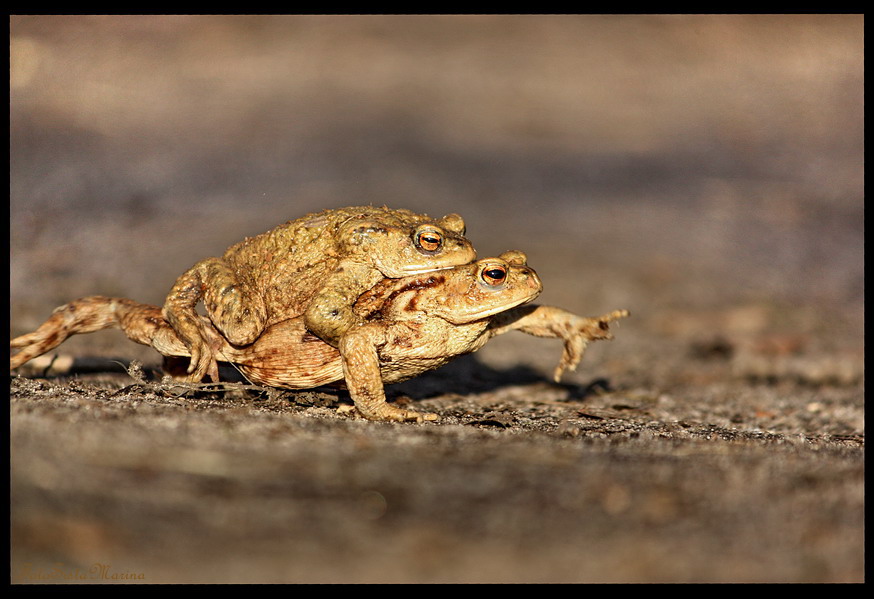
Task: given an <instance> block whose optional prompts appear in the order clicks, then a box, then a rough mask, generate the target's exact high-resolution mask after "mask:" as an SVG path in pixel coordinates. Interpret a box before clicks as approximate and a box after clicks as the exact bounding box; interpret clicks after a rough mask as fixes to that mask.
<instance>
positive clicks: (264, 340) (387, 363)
mask: <svg viewBox="0 0 874 599" xmlns="http://www.w3.org/2000/svg"><path fill="white" fill-rule="evenodd" d="M541 289H542V285H541V282H540V279H539V278H538V276H537V274H536V273H535V272H534V271H533V270H532V269H531V268H529V267H528V266H527V265H526V259H525V255H524V254H522V253H521V252H507V253H505V254H502V255H501V256H500V257H499V258H486V259H483V260H479V261H477V262H475V263H472V264H468V265H464V266H458V267H455V268H453V269H451V270H443V271H440V272H435V273H429V274H424V275H415V276H411V277H405V278H402V279H385V280H382V281H380V282H379V283H378V284H377V285H375V286H374V287H373V288H371V289H370V290H368V291H367V292H365V293H364V294H362V295H361V296H360V297H359V298H358V300H357V301H356V303H355V305H354V310H355V313H356V315H357V316H358V317H359V318H361V319H362V320H363V324H361V325H358V327H357V328H358V329H359V330H358V334H357V335H354V336H348V337H346V338H344V340H343V341H342V342H341V346H340V348H339V349H337V348H335V347H333V346H331V345H329V344H327V343H325V342H324V341H322V340H321V339H319V338H318V337H315V336H313V335H312V334H310V333H309V332H308V331H307V328H306V325H305V324H304V317H302V316H298V317H296V318H291V319H288V320H284V321H282V322H278V323H275V324H273V325H271V326H269V327H267V329H266V330H265V331H264V332H263V333H262V335H261V336H260V337H259V338H258V339H257V340H256V341H255V342H254V343H253V344H251V345H249V346H246V347H237V346H234V345H231V344H228V343H227V341H225V340H223V338H222V337H221V335H220V334H219V333H218V332H217V331H216V330H215V329H214V328H213V327H212V326H211V324H210V323H209V322H208V321H207V319H206V318H205V317H201V318H203V325H204V326H203V329H204V331H206V332H207V335H208V336H209V341H210V342H211V343H212V344H214V346H216V347H218V349H217V355H218V356H219V358H220V359H221V360H223V361H227V362H230V363H232V364H234V365H235V366H236V367H237V368H238V369H239V370H240V372H242V373H243V374H244V375H245V376H246V377H247V378H248V379H249V380H251V381H253V382H257V383H261V384H264V385H269V386H274V387H283V388H290V389H305V388H311V387H317V386H321V385H327V384H332V383H337V382H339V381H345V384H346V387H347V388H348V390H349V393H350V395H351V397H352V399H353V401H354V402H355V407H356V408H357V409H358V411H359V412H360V413H361V414H362V415H364V416H365V417H366V418H369V419H372V420H396V421H402V420H417V421H421V420H423V419H433V416H431V415H422V414H419V413H417V412H415V411H413V410H406V409H402V408H399V407H397V406H394V405H392V404H389V403H387V402H386V400H385V390H384V385H385V384H389V383H395V382H400V381H403V380H406V379H409V378H411V377H414V376H416V375H418V374H421V373H423V372H426V371H428V370H432V369H434V368H437V367H439V366H442V365H443V364H445V363H447V362H448V361H450V360H452V359H453V358H455V357H457V356H460V355H462V354H466V353H470V352H473V351H476V350H477V349H479V348H481V347H482V346H483V345H484V344H485V343H486V342H487V341H488V340H489V339H491V338H492V337H494V336H496V335H500V334H502V333H505V332H507V331H511V330H519V331H522V332H524V333H528V334H530V335H536V336H540V337H556V338H560V339H562V340H563V341H564V352H563V355H562V359H561V361H560V363H559V365H558V367H557V368H556V370H555V374H554V376H555V380H559V378H560V377H561V374H562V373H563V372H564V370H566V369H568V368H570V369H573V368H576V366H577V364H578V363H579V361H580V359H581V358H582V355H583V351H584V350H585V347H586V345H587V344H588V343H589V341H593V340H597V339H610V338H611V337H612V336H611V334H610V331H609V323H610V322H611V321H613V320H616V319H618V318H622V317H624V316H627V315H628V312H626V311H624V310H619V311H615V312H611V313H609V314H605V315H603V316H600V317H597V318H583V317H580V316H576V315H574V314H571V313H569V312H567V311H565V310H562V309H560V308H556V307H552V306H537V305H524V304H527V303H528V302H530V301H532V300H533V299H534V298H535V297H536V296H537V295H538V294H539V293H540V291H541ZM112 327H118V328H121V329H122V330H123V331H124V332H125V334H127V336H128V337H129V338H130V339H132V340H134V341H136V342H138V343H142V344H144V345H150V346H152V347H153V348H155V349H156V350H158V351H159V352H160V353H161V354H163V355H164V356H179V357H185V356H190V352H189V351H188V349H187V347H186V346H185V344H184V343H183V342H182V341H181V340H180V339H179V337H178V335H177V334H176V332H175V331H174V329H173V328H172V327H171V326H170V325H169V324H168V323H167V322H166V320H164V319H163V318H162V316H161V311H160V309H159V308H158V307H157V306H149V305H145V304H139V303H137V302H134V301H132V300H127V299H116V298H104V297H92V298H85V299H82V300H77V301H75V302H72V303H70V304H67V305H66V306H62V307H60V308H58V309H57V310H56V311H55V313H54V314H53V315H52V317H51V318H50V319H49V320H48V321H46V323H44V324H43V325H42V326H41V327H40V328H39V329H38V330H37V331H35V332H34V333H31V334H29V335H24V336H22V337H19V338H18V339H16V340H14V341H13V342H12V347H13V348H21V351H20V352H19V353H18V354H16V355H15V356H14V357H13V360H12V367H13V368H15V367H16V366H19V365H21V364H23V363H24V362H26V361H27V360H29V359H31V358H33V357H35V356H37V355H40V354H42V353H44V352H46V351H48V350H50V349H52V348H53V347H56V346H57V345H58V344H60V343H61V342H62V341H63V340H64V339H66V338H67V337H69V336H70V335H73V334H77V333H86V332H92V331H96V330H100V329H103V328H112ZM350 340H351V341H350ZM342 352H346V353H347V355H351V356H354V358H353V359H346V360H343V359H341V353H342Z"/></svg>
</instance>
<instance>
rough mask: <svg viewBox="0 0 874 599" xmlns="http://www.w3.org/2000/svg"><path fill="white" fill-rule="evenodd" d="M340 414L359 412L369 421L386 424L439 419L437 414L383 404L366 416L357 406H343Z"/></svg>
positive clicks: (339, 410)
mask: <svg viewBox="0 0 874 599" xmlns="http://www.w3.org/2000/svg"><path fill="white" fill-rule="evenodd" d="M337 412H338V413H339V414H348V413H350V412H358V413H359V414H361V415H362V416H364V417H365V418H367V419H368V420H378V421H384V422H419V423H421V422H433V421H435V420H438V419H439V416H437V414H428V413H422V412H416V411H415V410H405V409H403V408H399V407H397V406H393V405H391V404H382V405H381V406H379V407H378V408H377V409H376V410H372V411H371V410H368V411H367V413H366V414H365V413H364V412H362V411H361V409H360V408H359V407H357V406H349V405H343V406H340V407H339V408H337Z"/></svg>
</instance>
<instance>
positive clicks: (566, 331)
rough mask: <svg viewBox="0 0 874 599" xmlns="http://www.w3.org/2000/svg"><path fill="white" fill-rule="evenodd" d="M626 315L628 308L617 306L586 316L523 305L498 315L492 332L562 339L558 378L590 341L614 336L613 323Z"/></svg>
mask: <svg viewBox="0 0 874 599" xmlns="http://www.w3.org/2000/svg"><path fill="white" fill-rule="evenodd" d="M627 316H629V312H628V310H614V311H613V312H609V313H607V314H603V315H601V316H595V317H585V316H577V315H576V314H573V313H571V312H568V311H567V310H563V309H561V308H556V307H555V306H538V305H528V306H520V307H519V308H514V309H512V310H508V311H507V312H505V313H503V314H500V315H498V316H497V317H496V318H495V320H494V321H493V322H492V325H491V326H490V335H491V336H495V335H500V334H502V333H505V332H507V331H514V330H515V331H522V332H523V333H527V334H529V335H534V336H536V337H557V338H559V339H562V340H563V341H564V350H563V352H562V356H561V361H560V362H559V364H558V366H557V367H556V369H555V372H554V374H553V377H554V379H555V381H556V382H558V381H559V380H560V379H561V375H562V374H563V373H564V371H565V370H575V369H576V367H577V365H578V364H579V363H580V360H581V359H582V358H583V353H584V352H585V350H586V346H588V344H589V342H590V341H597V340H600V339H612V338H613V333H612V332H611V331H610V323H611V322H613V321H615V320H619V319H620V318H625V317H627Z"/></svg>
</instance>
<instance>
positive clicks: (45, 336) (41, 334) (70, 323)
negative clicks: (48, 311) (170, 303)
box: [9, 296, 185, 370]
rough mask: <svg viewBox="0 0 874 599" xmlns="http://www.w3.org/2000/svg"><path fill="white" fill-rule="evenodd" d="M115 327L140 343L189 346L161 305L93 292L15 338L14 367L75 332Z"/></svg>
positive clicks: (11, 362)
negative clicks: (162, 312) (182, 339)
mask: <svg viewBox="0 0 874 599" xmlns="http://www.w3.org/2000/svg"><path fill="white" fill-rule="evenodd" d="M113 328H118V329H121V330H122V331H124V333H125V334H126V335H127V336H128V338H129V339H131V340H133V341H136V342H137V343H142V344H143V345H152V346H153V347H156V349H157V348H158V347H163V346H166V348H165V350H166V351H167V352H170V353H172V352H174V350H175V353H179V352H184V350H185V348H184V346H183V345H182V343H181V342H180V341H179V340H178V339H176V338H175V335H173V332H172V329H170V328H169V326H168V325H167V323H166V322H165V321H164V319H163V318H162V317H161V309H160V308H159V307H157V306H150V305H147V304H141V303H139V302H135V301H133V300H129V299H124V298H115V297H102V296H92V297H86V298H82V299H78V300H75V301H73V302H70V303H69V304H65V305H63V306H60V307H59V308H55V311H54V312H53V313H52V315H51V316H50V317H49V319H48V320H46V321H45V322H44V323H43V324H42V325H40V327H39V328H38V329H37V330H36V331H34V332H32V333H28V334H26V335H22V336H20V337H16V338H15V339H13V340H12V341H11V342H10V343H9V347H10V349H17V350H19V351H18V353H16V354H15V355H13V356H11V357H10V360H9V367H10V370H11V369H14V368H18V367H19V366H21V365H22V364H24V363H26V362H27V361H29V360H32V359H33V358H36V357H37V356H41V355H42V354H44V353H46V352H47V351H50V350H52V349H54V348H56V347H57V346H59V345H60V344H61V343H63V342H64V340H66V339H67V338H69V337H71V336H72V335H80V334H82V333H93V332H95V331H100V330H103V329H113ZM159 351H162V350H160V349H159ZM183 355H184V354H183Z"/></svg>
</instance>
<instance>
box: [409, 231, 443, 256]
mask: <svg viewBox="0 0 874 599" xmlns="http://www.w3.org/2000/svg"><path fill="white" fill-rule="evenodd" d="M415 241H416V247H418V248H419V249H420V250H424V251H426V252H436V251H437V250H439V249H440V246H441V245H443V236H442V235H441V234H440V233H439V232H437V231H434V230H432V229H425V230H424V231H419V232H418V233H416V238H415Z"/></svg>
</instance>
